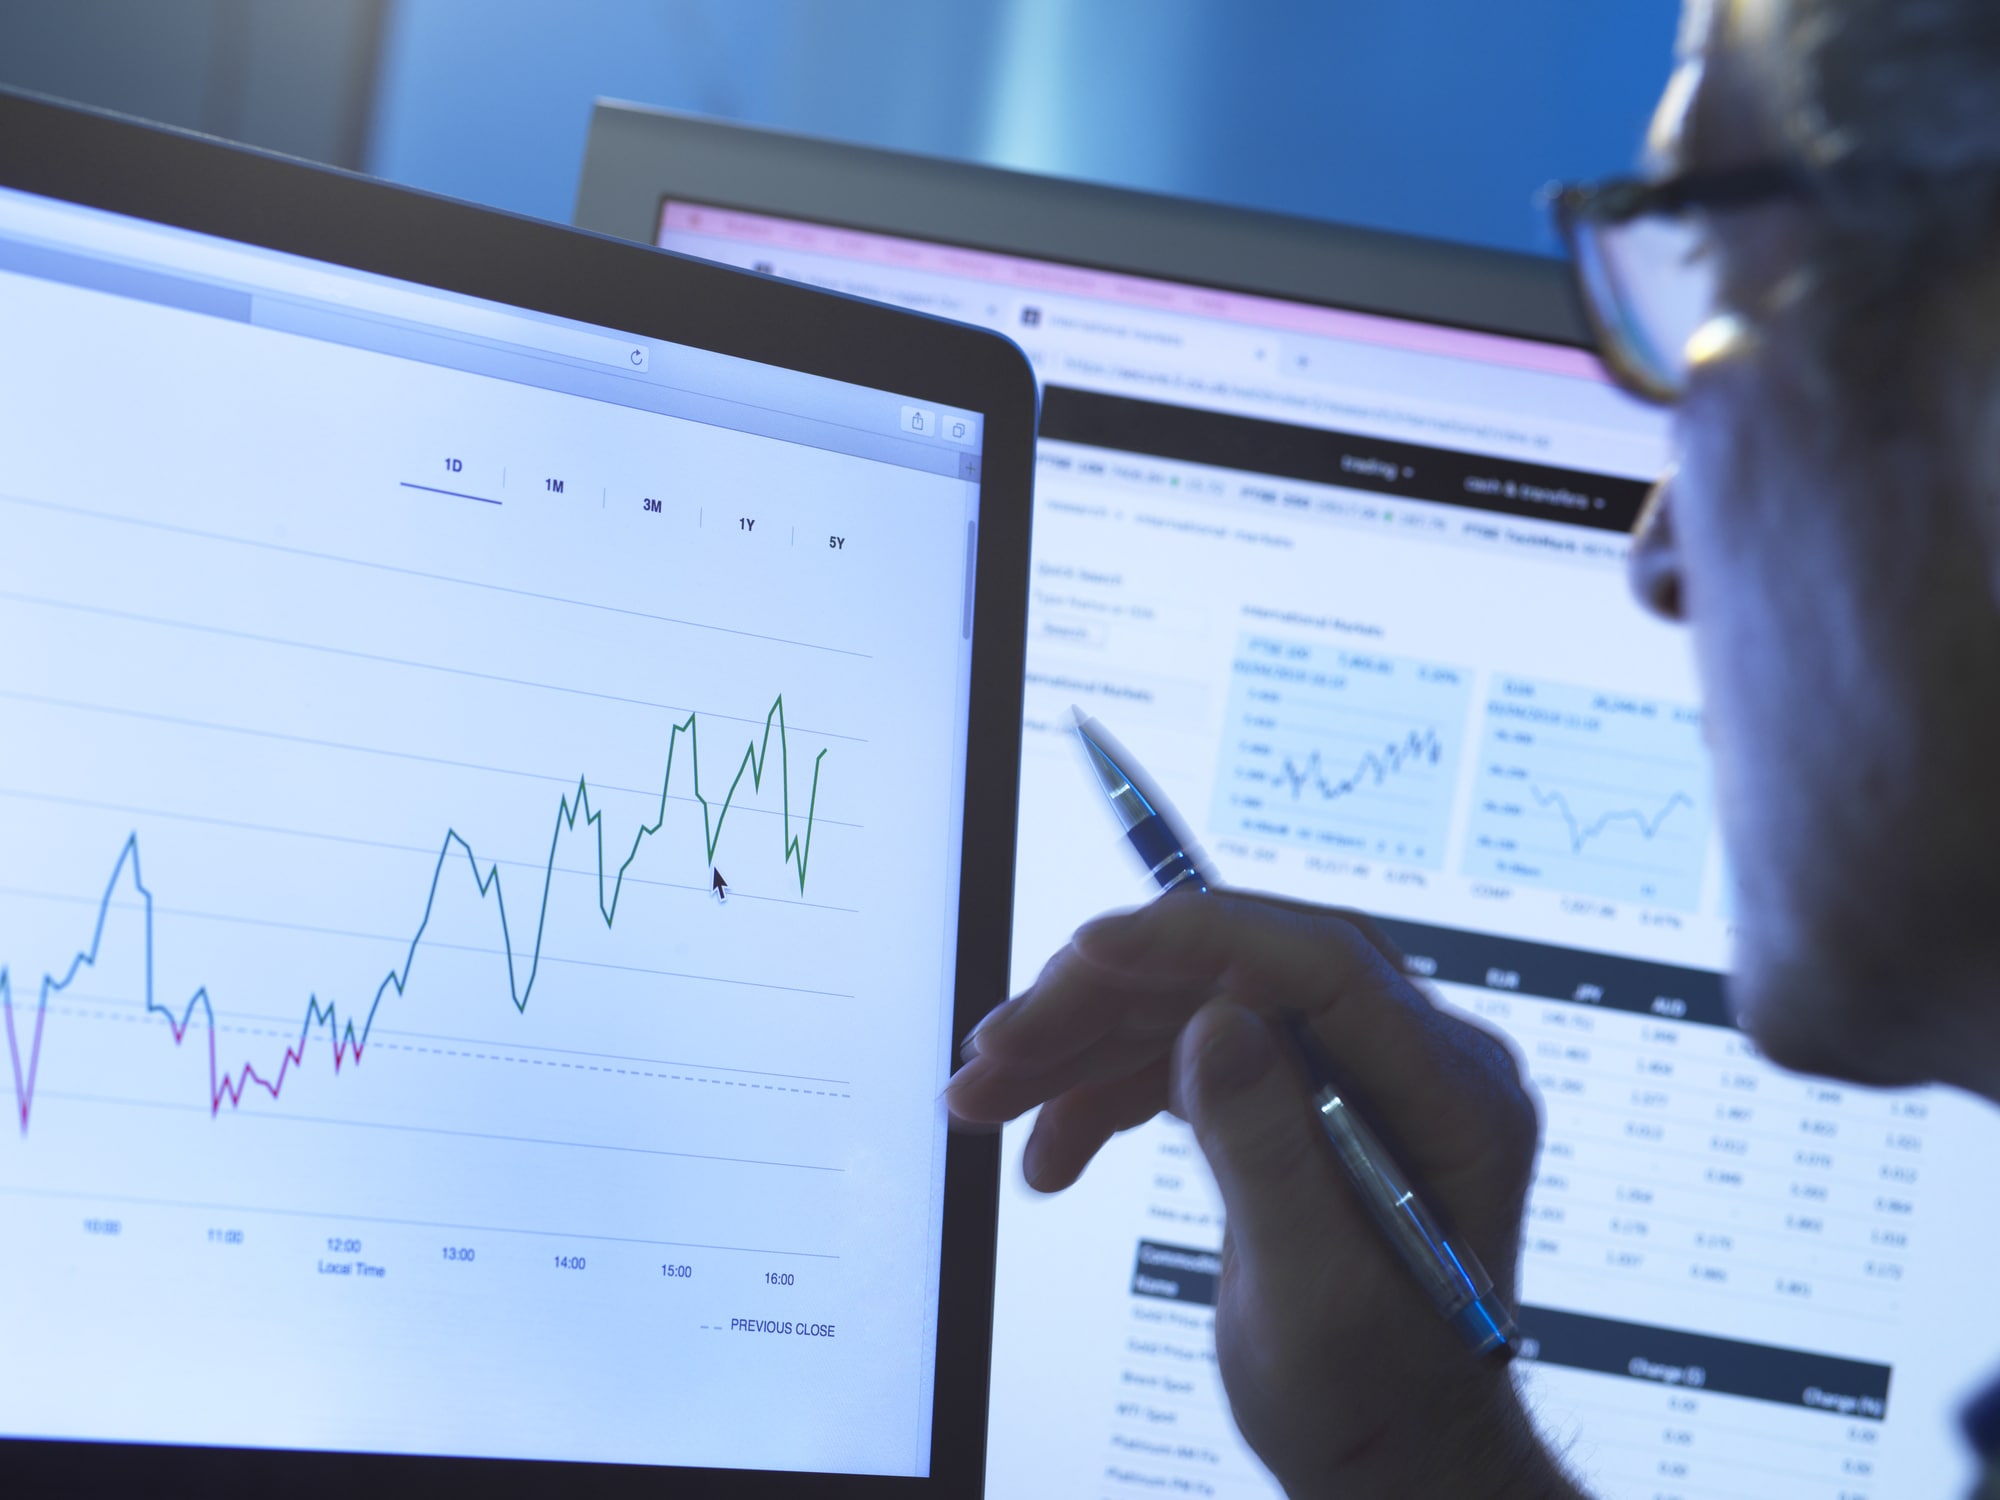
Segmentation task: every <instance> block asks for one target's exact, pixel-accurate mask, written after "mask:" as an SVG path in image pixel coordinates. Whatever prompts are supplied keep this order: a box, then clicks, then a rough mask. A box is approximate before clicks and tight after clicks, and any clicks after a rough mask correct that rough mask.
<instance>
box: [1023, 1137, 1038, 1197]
mask: <svg viewBox="0 0 2000 1500" xmlns="http://www.w3.org/2000/svg"><path fill="white" fill-rule="evenodd" d="M1021 1175H1022V1176H1023V1177H1025V1178H1027V1180H1028V1186H1029V1187H1031V1188H1033V1189H1034V1190H1035V1191H1036V1192H1040V1191H1041V1190H1042V1138H1041V1137H1040V1136H1038V1135H1031V1136H1029V1137H1028V1144H1027V1145H1025V1146H1023V1147H1022V1148H1021Z"/></svg>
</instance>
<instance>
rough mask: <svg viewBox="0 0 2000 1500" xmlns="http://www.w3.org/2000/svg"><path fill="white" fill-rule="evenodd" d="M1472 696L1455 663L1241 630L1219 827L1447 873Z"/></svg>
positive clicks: (1216, 818) (1219, 791) (1220, 783)
mask: <svg viewBox="0 0 2000 1500" xmlns="http://www.w3.org/2000/svg"><path fill="white" fill-rule="evenodd" d="M1471 692H1472V687H1471V678H1470V676H1469V674H1467V673H1465V672H1463V671H1461V670H1459V669H1458V668H1456V667H1445V666H1438V665H1436V664H1434V663H1430V662H1419V661H1411V660H1408V659H1406V658H1403V657H1393V656H1381V655H1376V654H1373V653H1369V652H1361V651H1350V650H1346V649H1343V648H1340V647H1335V646H1325V645H1316V644H1310V643H1306V642H1299V641H1286V640H1279V639H1276V638H1273V637H1270V636H1262V635H1254V634H1253V635H1246V636H1244V637H1243V639H1242V641H1241V642H1240V643H1239V646H1238V650H1237V660H1236V664H1235V668H1234V670H1233V672H1232V673H1231V681H1230V693H1229V714H1228V718H1227V720H1226V721H1225V728H1224V731H1223V736H1224V737H1223V744H1222V755H1221V758H1220V767H1219V771H1218V779H1217V785H1216V793H1215V810H1214V815H1213V827H1214V829H1215V831H1216V832H1217V833H1228V834H1236V835H1239V836H1247V837H1251V838H1256V839H1259V840H1264V841H1278V842H1282V843H1288V844H1296V845H1303V846H1305V847H1308V848H1312V849H1316V850H1321V851H1324V852H1328V853H1338V854H1343V855H1349V856H1354V857H1371V858H1377V859H1386V860H1393V861H1395V862H1397V863H1400V864H1414V865H1425V866H1429V867H1431V868H1436V867H1437V866H1438V865H1439V864H1440V863H1441V862H1442V860H1443V857H1444V841H1445V832H1446V829H1447V827H1448V825H1449V822H1450V818H1451V801H1452V788H1453V785H1454V783H1455V781H1456V776H1457V767H1458V747H1459V743H1460V739H1461V737H1462V735H1463V733H1464V724H1465V717H1466V712H1467V710H1468V708H1469V707H1470V705H1471Z"/></svg>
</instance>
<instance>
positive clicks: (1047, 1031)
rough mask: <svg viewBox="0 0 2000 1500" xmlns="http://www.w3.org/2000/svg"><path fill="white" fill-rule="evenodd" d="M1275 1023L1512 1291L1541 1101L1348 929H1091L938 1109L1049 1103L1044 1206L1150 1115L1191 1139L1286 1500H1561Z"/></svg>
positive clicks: (1209, 915) (1249, 1429) (1181, 918)
mask: <svg viewBox="0 0 2000 1500" xmlns="http://www.w3.org/2000/svg"><path fill="white" fill-rule="evenodd" d="M1280 1011H1290V1012H1292V1013H1294V1014H1296V1015H1298V1016H1300V1017H1302V1018H1303V1019H1304V1020H1305V1021H1306V1023H1307V1024H1308V1025H1310V1026H1311V1027H1312V1028H1313V1030H1314V1032H1315V1033H1316V1034H1317V1035H1318V1037H1319V1039H1320V1041H1321V1042H1322V1043H1324V1045H1325V1046H1326V1049H1327V1051H1328V1052H1329V1053H1330V1054H1331V1055H1332V1056H1333V1057H1334V1058H1335V1059H1336V1061H1337V1062H1338V1064H1339V1065H1340V1067H1341V1068H1342V1069H1343V1071H1344V1072H1345V1073H1346V1075H1347V1077H1348V1078H1349V1079H1351V1080H1352V1083H1353V1086H1354V1090H1355V1093H1356V1096H1357V1102H1359V1103H1360V1104H1361V1105H1362V1106H1363V1107H1364V1108H1365V1109H1366V1110H1367V1112H1368V1113H1369V1115H1370V1117H1371V1118H1372V1120H1373V1121H1374V1122H1375V1123H1376V1124H1377V1125H1378V1126H1379V1127H1380V1129H1381V1132H1382V1134H1383V1136H1384V1138H1385V1140H1387V1141H1388V1142H1389V1144H1390V1147H1391V1149H1392V1150H1394V1151H1395V1152H1396V1153H1397V1155H1398V1157H1399V1159H1400V1160H1401V1161H1402V1162H1403V1163H1404V1165H1405V1166H1407V1167H1408V1168H1409V1169H1410V1171H1411V1172H1413V1173H1414V1174H1415V1176H1416V1178H1417V1180H1418V1181H1419V1182H1421V1183H1422V1184H1423V1185H1424V1188H1425V1190H1426V1191H1427V1193H1428V1194H1430V1195H1432V1196H1433V1199H1434V1206H1435V1207H1436V1208H1437V1209H1438V1210H1439V1211H1440V1212H1441V1213H1443V1214H1444V1215H1445V1216H1447V1217H1448V1219H1449V1220H1450V1221H1451V1223H1452V1224H1453V1225H1454V1227H1455V1228H1456V1230H1457V1232H1458V1233H1460V1234H1461V1235H1463V1237H1464V1238H1465V1240H1466V1242H1467V1243H1468V1244H1469V1245H1470V1246H1471V1247H1472V1249H1473V1251H1474V1253H1475V1254H1477V1255H1478V1256H1479V1257H1480V1259H1481V1260H1482V1261H1484V1262H1485V1264H1486V1265H1487V1267H1488V1268H1489V1269H1490V1270H1491V1271H1492V1273H1493V1275H1494V1277H1495V1280H1496V1282H1497V1284H1498V1285H1499V1286H1501V1287H1502V1288H1503V1289H1506V1288H1511V1287H1512V1286H1513V1284H1514V1269H1515V1254H1516V1250H1517V1246H1518V1241H1519V1237H1520V1225H1521V1210H1522V1205H1523V1202H1524V1200H1525V1197H1526V1193H1527V1184H1528V1177H1529V1173H1530V1170H1531V1169H1532V1166H1533V1161H1534V1149H1535V1109H1534V1105H1533V1103H1532V1102H1531V1101H1530V1099H1529V1098H1528V1095H1527V1094H1526V1092H1525V1091H1524V1090H1523V1088H1522V1085H1521V1080H1520V1074H1519V1070H1518V1069H1517V1068H1516V1066H1515V1063H1514V1059H1513V1057H1512V1055H1511V1054H1510V1053H1509V1052H1508V1051H1507V1049H1506V1047H1505V1046H1504V1045H1503V1044H1502V1043H1501V1042H1500V1041H1499V1040H1498V1039H1497V1038H1496V1037H1494V1036H1492V1035H1491V1034H1489V1033H1488V1032H1486V1031H1483V1030H1481V1029H1480V1028H1478V1027H1476V1026H1473V1025H1471V1024H1470V1023H1468V1022H1465V1021H1462V1020H1459V1019H1457V1018H1456V1017H1453V1016H1449V1015H1447V1014H1445V1013H1444V1012H1443V1011H1441V1010H1439V1009H1438V1008H1437V1007H1436V1006H1434V1005H1433V1004H1432V1003H1431V1002H1430V1001H1429V1000H1428V999H1426V998H1425V997H1424V995H1423V994H1422V993H1420V992H1419V991H1418V990H1417V989H1416V988H1415V986H1413V985H1412V984H1411V983H1410V982H1409V981H1408V980H1406V979H1405V978H1404V977H1403V975H1402V973H1401V972H1400V969H1399V967H1398V965H1397V964H1396V963H1395V962H1393V961H1392V957H1391V954H1390V950H1389V948H1388V945H1387V943H1386V942H1384V941H1382V940H1381V939H1380V938H1379V937H1377V936H1375V935H1374V934H1373V932H1372V929H1370V928H1368V924H1367V923H1366V920H1365V919H1363V918H1351V919H1347V918H1343V917H1341V916H1337V915H1335V914H1333V913H1331V912H1324V911H1320V910H1317V909H1314V908H1308V907H1295V906H1286V905H1283V904H1280V903H1277V902H1273V901H1267V900H1262V899H1259V898H1255V897H1248V896H1239V895H1220V894H1211V895H1185V896H1183V895H1174V896H1168V897H1166V898H1163V899H1162V900H1159V901H1156V902H1155V903H1153V904H1152V905H1151V906H1147V907H1144V908H1141V909H1140V910H1138V911H1136V912H1132V913H1129V914H1124V915H1118V916H1110V917H1103V918H1100V919H1098V920H1097V921H1095V922H1092V923H1089V924H1088V925H1086V926H1085V927H1083V928H1081V929H1080V930H1079V931H1078V932H1077V934H1076V936H1075V938H1074V939H1073V940H1072V941H1071V944H1070V946H1069V947H1067V948H1065V949H1064V950H1063V951H1062V952H1060V953H1058V954H1057V955H1056V956H1055V957H1054V958H1053V959H1052V960H1050V962H1049V964H1048V967H1047V968H1045V969H1044V970H1043V971H1042V974H1041V977H1040V978H1039V979H1038V980H1037V981H1036V982H1035V984H1034V986H1033V987H1032V988H1031V989H1029V990H1028V991H1027V992H1026V993H1025V994H1022V995H1019V996H1016V997H1015V998H1014V999H1012V1000H1009V1001H1008V1002H1007V1003H1006V1004H1004V1005H1002V1006H1000V1007H999V1008H997V1009H996V1010H995V1011H994V1012H993V1013H992V1014H991V1015H990V1016H988V1017H987V1019H986V1021H985V1022H984V1023H983V1024H982V1025H981V1026H980V1028H979V1029H978V1030H977V1031H976V1032H975V1033H974V1035H973V1037H972V1039H971V1040H970V1041H968V1043H967V1052H968V1054H969V1055H970V1061H969V1062H967V1063H966V1065H965V1066H964V1067H963V1068H962V1069H960V1071H959V1073H958V1075H957V1076H956V1077H955V1078H954V1079H953V1080H952V1084H951V1088H950V1090H949V1092H948V1093H947V1095H946V1101H947V1103H948V1104H949V1105H950V1108H951V1111H952V1113H953V1114H954V1115H955V1116H957V1117H958V1118H959V1119H961V1120H964V1121H968V1122H981V1123H995V1122H998V1121H1002V1120H1009V1119H1012V1118H1014V1117H1015V1116H1016V1115H1019V1114H1021V1113H1023V1112H1024V1111H1026V1110H1028V1109H1031V1108H1033V1107H1034V1106H1036V1105H1038V1104H1039V1105H1041V1106H1042V1110H1041V1114H1040V1116H1039V1117H1038V1118H1037V1120H1036V1122H1035V1128H1034V1132H1033V1134H1032V1135H1031V1136H1030V1138H1029V1140H1028V1144H1027V1148H1026V1153H1025V1156H1024V1158H1023V1169H1024V1171H1025V1172H1026V1175H1027V1178H1028V1181H1029V1183H1030V1184H1031V1185H1033V1186H1034V1187H1036V1188H1038V1189H1040V1190H1042V1191H1044V1192H1053V1191H1055V1190H1057V1189H1059V1188H1063V1187H1067V1186H1068V1185H1069V1184H1071V1183H1072V1182H1074V1181H1076V1179H1077V1177H1078V1176H1079V1175H1080V1174H1081V1173H1082V1171H1083V1169H1084V1167H1085V1166H1086V1165H1088V1163H1089V1161H1090V1159H1091V1157H1092V1156H1093V1155H1095V1154H1096V1152H1097V1150H1098V1148H1099V1147H1100V1146H1102V1145H1103V1144H1104V1143H1105V1141H1107V1140H1108V1139H1109V1138H1110V1137H1111V1136H1112V1135H1113V1134H1114V1133H1115V1132H1117V1131H1120V1130H1125V1129H1128V1128H1130V1127H1132V1126H1134V1125H1138V1124H1140V1123H1142V1122H1144V1121H1146V1120H1148V1119H1151V1118H1152V1116H1153V1115H1155V1114H1156V1113H1158V1112H1159V1111H1160V1110H1162V1109H1171V1110H1172V1111H1173V1112H1174V1113H1175V1114H1177V1115H1179V1116H1181V1117H1182V1118H1183V1119H1185V1120H1186V1121H1187V1122H1188V1123H1189V1125H1191V1126H1192V1127H1193V1129H1194V1133H1195V1136H1196V1138H1197V1139H1198V1140H1199V1141H1200V1142H1201V1146H1202V1150H1203V1151H1204V1152H1205V1153H1206V1154H1207V1157H1208V1161H1209V1165H1210V1167H1211V1168H1212V1169H1213V1170H1214V1173H1215V1179H1216V1183H1217V1185H1218V1186H1219V1187H1220V1188H1221V1190H1222V1198H1223V1203H1224V1207H1225V1208H1226V1210H1227V1213H1228V1230H1227V1233H1226V1235H1225V1238H1224V1241H1223V1256H1222V1282H1221V1288H1220V1292H1219V1295H1218V1303H1217V1307H1216V1319H1215V1336H1216V1352H1217V1355H1218V1358H1219V1360H1220V1364H1221V1370H1222V1378H1223V1383H1224V1385H1225V1386H1226V1387H1227V1389H1228V1392H1229V1398H1230V1403H1231V1406H1232V1407H1233V1409H1234V1412H1235V1416H1236V1421H1237V1424H1238V1426H1239V1427H1241V1429H1242V1431H1243V1435H1244V1437H1246V1438H1247V1439H1248V1440H1249V1442H1250V1445H1251V1446H1252V1447H1253V1448H1254V1449H1256V1451H1257V1453H1258V1455H1259V1456H1260V1457H1261V1458H1262V1459H1263V1460H1264V1462H1265V1463H1266V1464H1268V1465H1269V1466H1270V1468H1271V1470H1272V1472H1273V1473H1275V1474H1276V1475H1277V1476H1278V1479H1279V1481H1280V1482H1281V1483H1282V1484H1283V1485H1284V1486H1285V1489H1286V1491H1287V1492H1288V1493H1289V1494H1290V1495H1291V1496H1293V1497H1294V1500H1305V1497H1308V1496H1319V1495H1329V1496H1331V1495H1339V1496H1342V1497H1347V1500H1360V1497H1372V1496H1382V1497H1389V1496H1394V1497H1397V1500H1411V1497H1419V1496H1422V1497H1429V1496H1440V1497H1442V1496H1450V1497H1452V1500H1477V1497H1482V1496H1496V1497H1497V1496H1522V1497H1526V1496H1535V1497H1573V1496H1575V1495H1576V1493H1577V1492H1576V1491H1575V1490H1574V1489H1572V1488H1571V1487H1570V1486H1569V1485H1568V1483H1567V1482H1566V1481H1565V1480H1563V1479H1562V1477H1561V1476H1560V1474H1559V1473H1558V1472H1557V1469H1556V1466H1555V1464H1554V1463H1553V1461H1552V1460H1550V1459H1549V1457H1548V1456H1547V1454H1546V1453H1545V1452H1544V1450H1543V1449H1542V1448H1541V1446H1540V1444H1539V1443H1538V1442H1537V1440H1536V1439H1535V1437H1534V1434H1533V1432H1532V1431H1531V1429H1530V1427H1529V1425H1528V1422H1527V1419H1526V1417H1525V1415H1524V1414H1523V1412H1522V1410H1521V1408H1520V1405H1519V1403H1518V1401H1517V1400H1516V1398H1515V1395H1514V1390H1513V1386H1512V1383H1511V1381H1510V1380H1509V1378H1508V1376H1507V1372H1506V1371H1505V1370H1504V1369H1503V1368H1501V1367H1499V1366H1496V1365H1494V1364H1493V1363H1491V1362H1490V1361H1482V1360H1478V1359H1476V1358H1475V1357H1474V1356H1472V1355H1471V1354H1470V1353H1468V1352H1467V1350H1466V1349H1465V1347H1464V1346H1463V1345H1462V1344H1461V1343H1460V1342H1459V1340H1458V1337H1457V1335H1456V1334H1455V1333H1454V1332H1453V1331H1452V1330H1451V1329H1450V1328H1449V1327H1448V1326H1447V1325H1446V1323H1445V1321H1444V1320H1443V1318H1441V1317H1440V1316H1439V1315H1438V1312H1437V1310H1436V1309H1435V1308H1434V1307H1433V1306H1432V1305H1431V1304H1430V1302H1429V1301H1428V1299H1427V1298H1426V1297H1425V1296H1424V1294H1423V1292H1422V1291H1421V1290H1420V1289H1419V1287H1418V1285H1417V1283H1416V1281H1415V1279H1414V1278H1413V1277H1412V1276H1411V1275H1410V1273H1409V1271H1408V1270H1406V1269H1405V1268H1404V1267H1403V1266H1402V1265H1401V1264H1400V1263H1399V1262H1398V1261H1397V1259H1396V1258H1395V1256H1394V1254H1393V1252H1391V1251H1390V1249H1389V1248H1388V1246H1387V1244H1386V1242H1385V1241H1384V1240H1383V1238H1382V1235H1381V1233H1380V1232H1379V1231H1378V1230H1377V1229H1376V1227H1375V1225H1374V1223H1373V1222H1372V1221H1371V1220H1370V1219H1369V1217H1368V1213H1367V1210H1366V1208H1365V1207H1364V1206H1363V1205H1362V1203H1361V1200H1360V1199H1359V1197H1358V1196H1357V1195H1356V1194H1355V1192H1354V1190H1353V1188H1352V1187H1351V1186H1350V1184H1349V1183H1348V1182H1347V1180H1346V1178H1345V1177H1344V1175H1343V1174H1342V1172H1341V1169H1340V1166H1339V1163H1338V1162H1337V1160H1336V1159H1335V1158H1334V1156H1333V1155H1332V1154H1331V1151H1330V1150H1329V1148H1328V1146H1327V1143H1326V1141H1325V1139H1324V1138H1323V1137H1322V1136H1321V1134H1320V1132H1319V1129H1318V1126H1317V1124H1316V1122H1315V1120H1314V1117H1313V1111H1312V1104H1311V1100H1310V1096H1309V1092H1308V1090H1307V1087H1306V1083H1305V1080H1304V1077H1303V1075H1302V1074H1301V1073H1300V1071H1299V1070H1298V1069H1297V1068H1296V1066H1295V1065H1294V1064H1293V1063H1292V1061H1291V1060H1290V1058H1289V1057H1288V1055H1287V1052H1286V1050H1285V1048H1284V1047H1283V1046H1282V1045H1281V1042H1280V1040H1279V1038H1280V1034H1281V1033H1280V1031H1278V1030H1276V1029H1274V1024H1273V1023H1274V1022H1275V1021H1276V1019H1277V1017H1278V1015H1279V1013H1280Z"/></svg>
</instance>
